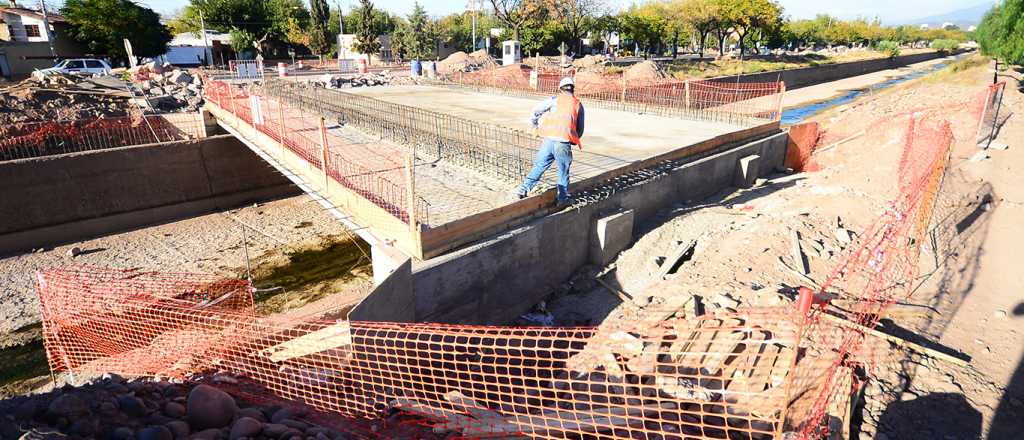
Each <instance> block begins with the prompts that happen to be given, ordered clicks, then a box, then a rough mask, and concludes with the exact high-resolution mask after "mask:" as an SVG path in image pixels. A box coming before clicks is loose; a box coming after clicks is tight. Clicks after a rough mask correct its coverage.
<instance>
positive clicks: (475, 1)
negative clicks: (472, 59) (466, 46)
mask: <svg viewBox="0 0 1024 440" xmlns="http://www.w3.org/2000/svg"><path fill="white" fill-rule="evenodd" d="M469 7H470V9H472V10H473V47H472V48H471V49H470V50H469V51H470V52H476V13H477V9H479V8H480V0H469Z"/></svg>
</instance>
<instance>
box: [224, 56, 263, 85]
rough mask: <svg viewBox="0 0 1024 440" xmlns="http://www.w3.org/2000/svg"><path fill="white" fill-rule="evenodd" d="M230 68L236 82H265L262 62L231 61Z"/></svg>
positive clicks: (229, 62)
mask: <svg viewBox="0 0 1024 440" xmlns="http://www.w3.org/2000/svg"><path fill="white" fill-rule="evenodd" d="M228 68H229V69H230V70H231V74H232V76H233V77H234V79H236V80H240V81H263V62H262V61H260V60H231V61H228Z"/></svg>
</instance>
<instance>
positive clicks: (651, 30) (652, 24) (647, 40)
mask: <svg viewBox="0 0 1024 440" xmlns="http://www.w3.org/2000/svg"><path fill="white" fill-rule="evenodd" d="M619 22H620V23H621V24H622V32H623V34H625V35H626V36H628V37H629V38H630V39H631V40H633V42H634V43H636V44H637V45H638V46H640V47H642V48H643V52H644V56H645V57H646V56H647V55H649V54H650V53H651V51H652V49H655V48H656V47H657V46H658V45H660V44H661V40H662V37H663V36H664V35H665V20H664V18H663V17H662V16H661V15H660V14H659V12H658V11H657V9H655V8H654V7H652V6H651V4H649V3H647V4H644V5H641V6H637V5H633V6H631V7H630V8H629V9H627V10H626V11H624V12H623V13H622V14H620V15H619Z"/></svg>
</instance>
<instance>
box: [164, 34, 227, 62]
mask: <svg viewBox="0 0 1024 440" xmlns="http://www.w3.org/2000/svg"><path fill="white" fill-rule="evenodd" d="M235 58H236V57H235V54H234V52H233V51H232V50H231V35H230V34H228V33H225V32H217V31H209V30H208V31H206V38H205V39H204V38H203V35H202V33H201V32H185V33H182V34H178V35H175V36H174V39H172V40H171V42H170V43H168V44H167V53H166V54H164V55H163V56H162V57H161V62H163V63H168V64H171V65H175V66H180V67H196V66H199V65H202V64H204V63H203V60H204V59H205V61H206V63H205V64H207V65H209V64H221V65H226V64H227V60H233V59H235Z"/></svg>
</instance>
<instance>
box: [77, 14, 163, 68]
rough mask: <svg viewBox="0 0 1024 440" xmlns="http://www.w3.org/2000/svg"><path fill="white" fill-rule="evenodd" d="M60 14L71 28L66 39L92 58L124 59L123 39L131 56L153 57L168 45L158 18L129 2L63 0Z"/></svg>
mask: <svg viewBox="0 0 1024 440" xmlns="http://www.w3.org/2000/svg"><path fill="white" fill-rule="evenodd" d="M60 13H61V15H63V16H64V18H65V19H67V21H68V23H69V24H70V25H71V32H70V34H69V36H70V37H71V38H72V39H74V40H75V41H77V42H79V43H80V44H82V45H83V46H85V47H87V48H88V49H89V51H90V52H93V53H95V54H105V55H107V56H109V57H111V58H115V59H127V56H128V54H127V53H126V52H125V47H124V40H125V39H127V40H128V41H130V42H131V43H132V52H133V53H134V55H135V56H139V57H155V56H158V55H163V54H165V53H167V43H169V42H170V41H171V32H170V31H169V30H168V29H167V27H165V26H164V25H163V24H161V23H160V15H159V14H157V13H156V12H154V11H153V10H152V9H149V8H144V7H142V6H139V5H137V4H135V3H134V2H132V1H130V0H67V1H65V2H64V7H63V8H61V9H60Z"/></svg>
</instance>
